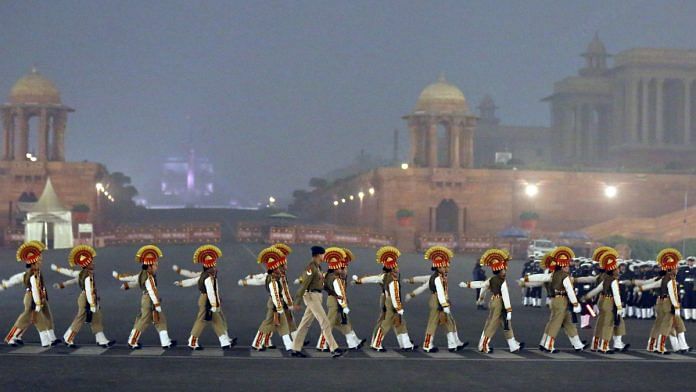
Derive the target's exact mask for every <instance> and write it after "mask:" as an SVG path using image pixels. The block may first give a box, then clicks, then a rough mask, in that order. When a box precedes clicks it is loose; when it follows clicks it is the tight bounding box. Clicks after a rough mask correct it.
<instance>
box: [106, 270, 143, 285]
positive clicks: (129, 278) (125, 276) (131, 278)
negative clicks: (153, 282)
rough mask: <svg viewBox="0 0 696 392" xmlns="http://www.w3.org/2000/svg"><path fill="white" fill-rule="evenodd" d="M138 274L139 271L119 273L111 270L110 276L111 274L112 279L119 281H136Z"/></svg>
mask: <svg viewBox="0 0 696 392" xmlns="http://www.w3.org/2000/svg"><path fill="white" fill-rule="evenodd" d="M139 274H140V273H134V274H133V273H128V274H120V273H118V272H116V271H112V272H111V276H113V277H114V279H116V280H119V281H121V282H128V283H137V282H138V275H139Z"/></svg>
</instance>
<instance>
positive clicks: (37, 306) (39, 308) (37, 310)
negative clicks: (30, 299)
mask: <svg viewBox="0 0 696 392" xmlns="http://www.w3.org/2000/svg"><path fill="white" fill-rule="evenodd" d="M34 311H35V312H36V313H38V312H40V311H41V305H36V306H35V307H34Z"/></svg>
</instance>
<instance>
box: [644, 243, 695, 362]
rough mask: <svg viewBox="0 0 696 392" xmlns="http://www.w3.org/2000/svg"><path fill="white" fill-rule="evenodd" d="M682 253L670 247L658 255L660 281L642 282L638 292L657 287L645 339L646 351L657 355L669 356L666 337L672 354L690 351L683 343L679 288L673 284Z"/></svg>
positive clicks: (675, 282) (684, 335) (684, 342)
mask: <svg viewBox="0 0 696 392" xmlns="http://www.w3.org/2000/svg"><path fill="white" fill-rule="evenodd" d="M681 258H682V256H681V253H680V252H679V251H678V250H676V249H672V248H668V249H664V250H662V251H661V252H660V253H659V254H658V255H657V264H658V265H659V266H660V269H661V272H660V275H661V276H662V277H661V279H659V280H655V281H652V282H645V283H643V284H642V285H641V286H639V289H640V290H650V289H653V288H657V287H659V295H658V297H657V302H656V304H655V312H656V318H655V323H654V325H653V328H652V330H651V332H650V339H649V340H648V351H655V352H657V353H659V354H663V355H666V354H669V351H667V348H666V342H667V337H668V336H669V338H670V342H671V343H672V347H673V349H674V351H677V352H686V351H690V348H689V345H688V344H687V343H686V328H685V326H684V321H683V320H682V318H681V316H680V315H679V311H680V308H681V306H680V302H679V288H678V286H677V281H676V270H677V266H678V265H679V260H681Z"/></svg>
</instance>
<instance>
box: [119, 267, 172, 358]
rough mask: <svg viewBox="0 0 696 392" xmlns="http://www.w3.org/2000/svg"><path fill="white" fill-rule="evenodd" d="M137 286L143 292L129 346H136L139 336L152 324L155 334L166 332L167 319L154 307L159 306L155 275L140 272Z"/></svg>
mask: <svg viewBox="0 0 696 392" xmlns="http://www.w3.org/2000/svg"><path fill="white" fill-rule="evenodd" d="M138 285H139V286H140V289H141V290H143V295H142V296H141V297H140V314H138V316H137V317H136V318H135V324H134V325H133V331H132V332H131V336H130V337H129V339H128V343H129V344H130V345H131V346H135V345H136V344H138V340H139V339H140V335H141V334H142V333H143V331H145V330H146V329H147V327H148V326H149V325H150V324H151V323H152V324H154V325H155V329H156V330H157V332H160V333H162V332H165V331H167V318H166V317H165V315H164V312H158V311H157V310H155V308H156V307H158V306H160V298H159V293H158V292H157V279H156V277H155V275H153V274H150V272H148V271H141V272H140V275H138Z"/></svg>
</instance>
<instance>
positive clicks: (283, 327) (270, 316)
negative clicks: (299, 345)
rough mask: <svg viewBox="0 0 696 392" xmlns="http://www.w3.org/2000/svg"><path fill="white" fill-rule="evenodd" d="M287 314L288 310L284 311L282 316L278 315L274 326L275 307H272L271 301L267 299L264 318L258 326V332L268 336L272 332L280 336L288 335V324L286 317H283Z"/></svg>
mask: <svg viewBox="0 0 696 392" xmlns="http://www.w3.org/2000/svg"><path fill="white" fill-rule="evenodd" d="M287 312H288V310H285V311H284V312H283V313H282V314H279V315H278V317H277V322H278V324H276V316H275V315H276V311H275V306H274V305H273V300H271V299H270V298H269V299H268V302H266V318H265V319H263V321H262V322H261V325H259V332H261V333H264V334H269V336H270V334H272V333H274V332H278V334H279V335H280V336H285V335H287V334H289V333H290V323H289V322H288V317H286V315H285V313H287Z"/></svg>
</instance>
